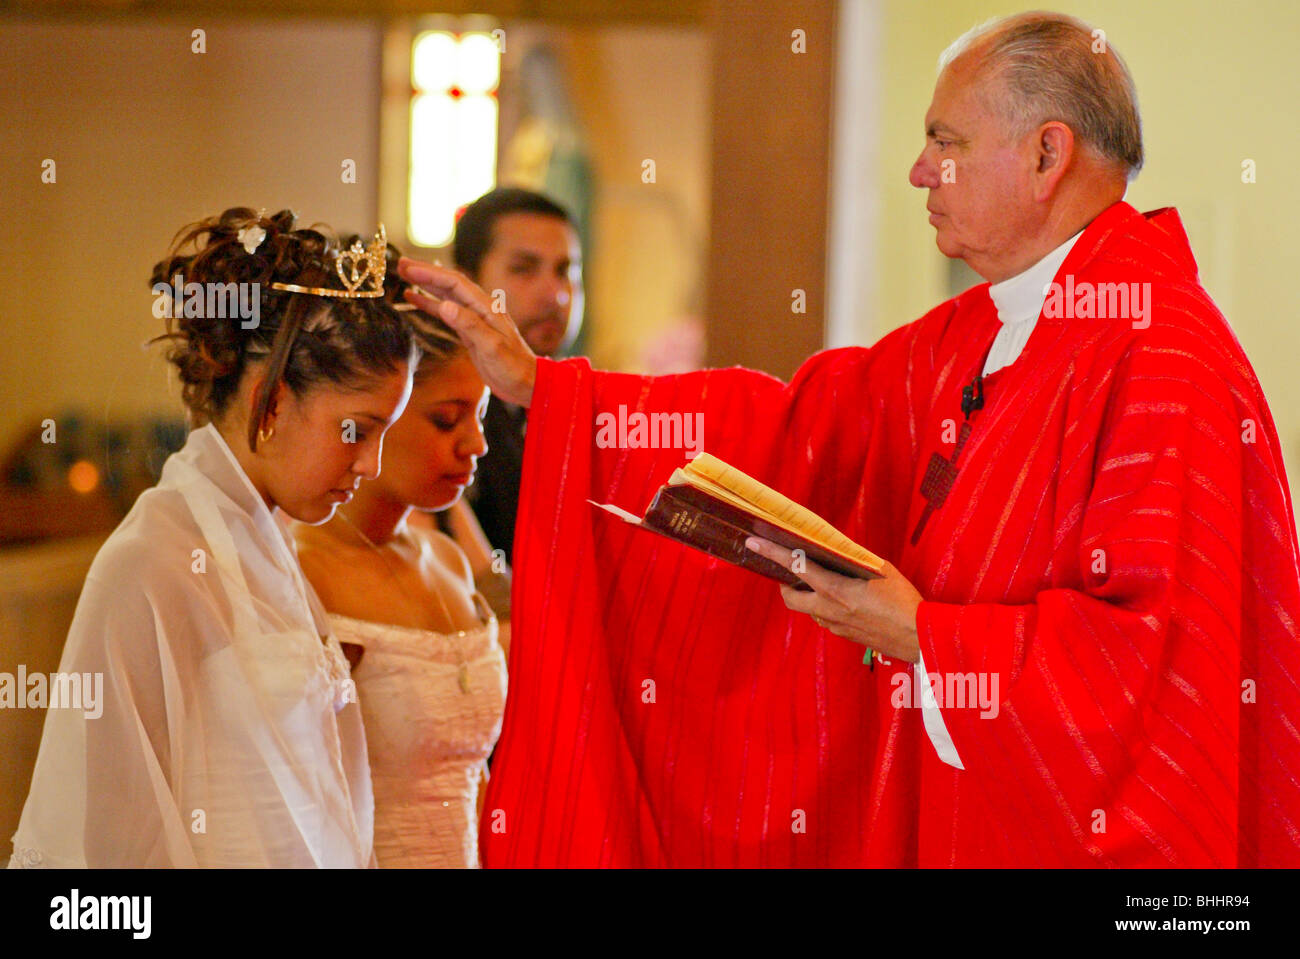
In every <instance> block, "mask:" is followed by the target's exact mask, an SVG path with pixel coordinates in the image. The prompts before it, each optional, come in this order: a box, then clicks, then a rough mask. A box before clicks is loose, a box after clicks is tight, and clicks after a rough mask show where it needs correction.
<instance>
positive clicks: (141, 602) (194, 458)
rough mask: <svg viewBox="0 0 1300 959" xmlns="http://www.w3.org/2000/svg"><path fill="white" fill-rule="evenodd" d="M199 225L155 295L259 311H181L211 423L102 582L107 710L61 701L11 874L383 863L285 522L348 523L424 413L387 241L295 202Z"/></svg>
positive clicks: (343, 708)
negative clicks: (347, 233) (298, 211)
mask: <svg viewBox="0 0 1300 959" xmlns="http://www.w3.org/2000/svg"><path fill="white" fill-rule="evenodd" d="M182 232H183V236H182V237H181V239H180V241H179V243H177V244H176V246H175V248H174V249H173V251H172V253H171V255H170V256H168V257H167V258H166V259H164V260H163V261H162V262H161V263H159V264H158V265H157V266H156V267H155V268H154V272H153V278H152V280H153V282H154V284H155V287H154V289H155V295H163V294H162V291H163V290H165V289H166V288H167V287H168V286H170V285H171V284H172V283H173V282H176V283H177V284H187V285H188V284H194V283H198V284H202V286H201V287H199V288H198V289H201V290H207V291H208V292H211V291H213V290H214V289H215V290H216V291H217V295H218V296H222V295H225V294H226V292H227V291H230V290H238V291H239V292H240V293H241V294H243V295H242V296H241V297H240V298H239V301H240V302H241V304H243V305H245V306H249V307H255V308H254V309H252V310H249V311H248V312H244V311H243V310H240V311H239V312H240V313H242V314H243V315H240V316H236V315H230V316H228V315H227V314H228V313H232V314H233V313H235V312H236V311H235V310H225V309H222V310H214V312H219V313H220V316H216V317H214V316H193V315H187V314H192V313H194V312H203V309H201V308H200V309H195V307H194V304H193V300H192V298H191V296H190V295H189V294H190V291H191V290H192V289H195V288H194V287H189V286H182V287H180V288H181V289H182V290H183V291H184V293H185V297H184V298H185V299H186V301H187V303H186V304H185V306H184V308H182V307H181V305H180V304H172V305H171V307H170V308H169V309H168V311H167V313H168V315H169V316H174V317H175V319H174V320H172V321H170V322H169V324H168V330H169V332H168V335H167V336H166V337H164V339H168V340H170V342H171V343H172V347H171V349H170V352H169V354H168V359H169V360H170V361H171V362H172V363H173V364H174V365H175V366H176V367H177V369H178V370H179V373H180V379H181V383H182V384H183V387H182V395H183V398H184V401H185V404H186V406H187V407H188V410H189V414H190V417H191V423H192V425H193V426H194V427H195V428H194V429H193V431H192V432H191V433H190V435H189V438H188V440H187V441H186V444H185V447H184V448H183V449H182V450H181V451H180V452H178V453H176V454H175V455H173V456H172V457H171V458H169V459H168V461H167V463H166V465H165V466H164V468H163V473H162V478H161V480H160V482H159V483H158V486H157V487H156V488H154V489H151V490H149V491H147V492H145V493H144V494H142V495H141V496H140V498H139V499H138V500H137V501H136V503H135V506H134V507H133V508H132V510H131V512H130V513H129V514H128V515H127V517H126V519H124V520H123V521H122V524H121V525H120V526H119V527H118V528H117V529H116V530H115V531H114V532H113V534H112V535H111V536H110V537H109V538H108V541H107V542H106V543H105V544H104V546H103V548H102V549H101V550H100V552H99V554H98V555H97V556H96V558H95V561H94V563H93V565H92V566H91V569H90V572H89V573H88V575H87V577H86V583H85V587H84V589H83V591H82V595H81V598H80V601H79V602H78V604H77V611H76V615H75V618H74V620H73V623H72V628H71V631H70V633H69V635H68V640H67V644H66V646H65V647H64V651H63V658H62V661H61V663H60V667H59V668H60V671H61V672H64V673H71V672H76V673H82V674H87V673H89V674H100V675H102V677H103V696H102V715H98V716H94V715H90V716H88V715H85V714H83V711H81V710H75V711H73V710H69V709H50V710H49V713H48V714H47V717H46V723H45V730H44V735H43V737H42V740H41V748H40V753H39V755H38V758H37V762H36V770H35V774H34V776H33V778H32V786H31V792H30V794H29V795H28V798H27V803H26V806H25V808H24V810H23V815H22V820H21V822H20V824H19V827H18V832H17V834H16V835H15V836H14V854H13V859H12V861H11V865H17V866H51V867H70V866H91V867H122V866H154V867H156V866H204V867H209V866H216V867H230V866H236V867H238V866H273V867H294V866H304V867H311V866H328V867H347V866H367V865H371V864H373V860H374V856H373V852H372V829H373V827H372V816H373V799H372V793H371V785H370V775H369V770H368V761H367V756H366V746H365V737H364V735H363V733H362V728H361V715H360V710H359V707H358V705H357V703H356V690H355V686H354V685H353V683H352V681H351V678H350V677H349V674H348V666H347V663H346V661H345V660H344V657H343V655H342V652H341V650H340V647H339V644H338V641H337V640H336V639H335V638H334V637H333V636H332V635H330V629H329V623H328V619H327V617H326V614H325V611H324V609H323V608H322V607H321V605H320V602H319V600H318V599H317V598H316V596H315V594H314V593H313V592H312V590H311V588H310V586H309V585H308V584H307V583H306V581H305V579H304V578H303V576H302V572H301V569H300V567H299V565H298V561H297V559H296V557H295V554H294V548H293V542H292V539H291V537H290V536H289V534H288V532H287V530H286V528H285V521H284V517H285V516H288V517H292V518H294V519H298V520H301V521H303V522H305V523H321V522H325V521H326V520H328V519H329V518H330V516H331V515H332V514H333V512H334V510H335V509H336V507H337V506H338V505H339V504H340V503H344V502H346V501H347V500H348V499H349V498H350V497H351V495H352V491H353V489H354V488H355V486H356V484H357V483H359V482H360V481H361V480H362V479H363V478H366V477H373V476H375V475H377V474H378V472H379V459H380V447H381V443H382V438H383V435H384V433H385V431H386V430H387V429H388V427H389V426H390V425H391V423H392V422H393V421H394V420H395V419H396V418H397V417H398V416H399V415H400V414H401V412H402V409H403V408H404V407H405V405H406V402H407V399H408V397H409V394H410V389H411V385H410V384H411V373H412V368H413V366H414V364H415V361H416V359H417V356H418V354H417V353H416V351H415V343H414V339H413V333H412V330H411V327H410V324H409V323H408V322H407V321H406V319H405V318H404V317H403V316H402V315H401V314H400V313H399V312H397V311H395V310H394V309H393V307H392V305H391V304H390V303H389V302H388V297H391V296H394V295H395V294H396V291H397V289H398V281H396V280H394V279H393V278H392V276H391V275H390V274H389V271H388V252H389V250H388V247H387V245H386V242H385V241H384V240H383V239H382V231H381V236H380V237H376V240H375V242H374V243H372V244H371V245H370V246H368V247H365V248H361V247H359V246H358V247H353V248H352V249H351V250H343V251H340V250H339V249H338V247H337V245H336V244H335V243H334V242H333V241H332V240H331V239H330V238H328V237H327V236H326V235H325V234H323V233H321V232H318V231H317V230H315V229H296V228H295V222H294V215H293V214H292V213H291V212H289V211H283V212H280V213H277V214H275V215H274V216H271V217H262V216H261V215H259V214H255V213H254V212H253V211H252V210H248V209H232V210H227V211H226V212H225V213H223V214H221V215H220V216H219V217H215V218H212V219H208V220H204V221H203V222H201V223H198V224H195V225H193V226H191V227H189V228H187V229H186V230H184V231H182ZM340 260H341V261H340ZM178 275H179V276H180V277H181V279H179V280H176V279H175V278H176V277H177V276H178ZM209 284H212V285H209ZM216 284H223V285H224V284H232V286H229V287H226V286H213V285H216ZM237 284H248V285H247V286H235V285H237ZM254 284H255V286H254ZM385 294H388V297H386V296H385ZM234 302H236V301H235V300H233V299H228V300H227V303H228V304H233V303H234ZM211 303H212V299H210V298H209V299H207V300H206V302H201V303H200V306H207V307H208V308H211ZM156 312H160V311H157V310H156Z"/></svg>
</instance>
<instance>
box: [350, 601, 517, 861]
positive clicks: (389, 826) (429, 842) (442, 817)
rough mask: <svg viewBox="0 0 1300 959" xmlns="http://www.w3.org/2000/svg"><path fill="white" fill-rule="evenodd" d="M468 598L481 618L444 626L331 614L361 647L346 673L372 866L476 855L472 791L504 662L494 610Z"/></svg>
mask: <svg viewBox="0 0 1300 959" xmlns="http://www.w3.org/2000/svg"><path fill="white" fill-rule="evenodd" d="M474 601H475V605H476V607H477V609H478V611H479V617H480V619H481V620H482V625H481V626H479V627H477V628H476V629H471V630H465V631H461V632H458V633H450V634H449V633H436V632H432V631H430V630H426V629H418V628H414V627H404V626H389V625H385V624H382V623H372V622H367V621H364V620H358V619H351V618H349V617H347V616H339V615H336V614H331V615H330V621H331V623H332V625H333V629H334V633H335V635H336V636H338V638H339V640H340V641H341V642H344V643H355V644H356V645H358V646H361V647H363V648H364V649H365V652H364V653H363V654H362V656H361V662H360V663H359V664H358V665H357V668H356V669H355V670H353V673H352V678H353V679H354V680H355V681H356V684H357V691H358V694H359V695H360V698H361V714H362V717H363V718H364V721H365V727H366V741H367V743H368V744H369V754H370V773H371V780H372V782H373V784H374V792H375V858H376V859H377V860H378V863H379V866H380V868H384V867H412V866H441V867H467V866H468V867H471V868H474V867H477V866H478V865H479V858H478V793H479V789H480V788H482V787H483V786H484V778H485V772H486V766H487V758H488V756H489V755H490V754H491V752H492V747H493V746H495V745H496V741H497V737H498V736H499V735H500V733H501V717H502V714H503V713H504V711H505V698H506V664H505V656H504V654H503V653H502V650H501V646H500V645H499V644H498V642H497V620H496V617H495V616H494V615H493V614H492V611H491V610H490V609H489V608H488V606H487V603H486V602H485V601H484V600H483V598H482V596H480V595H479V594H477V593H476V594H475V596H474ZM462 663H463V664H464V680H465V688H467V689H468V690H469V691H468V692H465V691H464V689H462V685H461V679H460V675H461V664H462Z"/></svg>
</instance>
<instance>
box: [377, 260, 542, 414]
mask: <svg viewBox="0 0 1300 959" xmlns="http://www.w3.org/2000/svg"><path fill="white" fill-rule="evenodd" d="M397 272H398V274H400V275H401V277H402V279H404V280H406V281H407V282H408V283H414V284H415V285H416V286H419V287H421V289H420V290H418V291H417V290H407V291H406V293H405V296H406V299H407V301H408V302H410V303H413V304H414V305H415V306H417V307H419V308H420V309H421V310H423V311H424V312H426V313H428V314H430V315H431V316H436V317H438V318H439V319H441V320H442V321H443V322H444V323H446V324H447V325H448V326H450V327H451V328H452V329H453V330H455V331H456V333H457V334H458V335H459V336H460V339H461V342H462V343H464V344H465V347H466V348H467V349H468V350H469V358H470V360H471V361H472V362H473V363H474V365H475V366H476V367H478V371H479V374H480V375H481V376H482V377H483V382H485V383H487V385H488V386H489V387H490V388H491V390H492V392H493V393H495V394H496V395H497V396H499V397H500V398H501V399H503V400H505V401H506V402H507V403H514V404H515V405H516V406H530V405H531V404H532V401H533V384H534V383H535V382H536V380H537V357H536V356H535V355H534V354H533V351H532V350H530V349H529V348H528V344H527V343H525V342H524V338H523V337H522V336H520V335H519V330H518V328H517V327H516V326H515V323H514V320H512V319H510V317H509V316H508V315H507V314H505V313H495V312H493V310H492V301H491V299H490V298H489V297H488V295H487V294H486V293H484V292H483V291H482V290H481V289H479V288H478V287H477V286H476V285H475V284H474V283H473V282H472V281H470V280H469V279H467V278H466V277H464V276H462V275H461V274H460V273H457V272H456V271H455V270H448V269H446V268H445V267H441V266H434V265H433V264H432V263H424V262H422V261H420V260H412V259H410V258H409V257H405V256H404V257H402V258H401V260H399V261H398V263H397Z"/></svg>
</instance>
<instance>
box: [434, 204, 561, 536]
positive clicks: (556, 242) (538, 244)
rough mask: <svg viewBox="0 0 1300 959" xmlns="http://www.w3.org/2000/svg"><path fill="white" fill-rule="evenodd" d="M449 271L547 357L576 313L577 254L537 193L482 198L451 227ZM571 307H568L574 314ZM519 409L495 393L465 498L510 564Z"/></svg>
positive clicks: (555, 209) (554, 210)
mask: <svg viewBox="0 0 1300 959" xmlns="http://www.w3.org/2000/svg"><path fill="white" fill-rule="evenodd" d="M452 256H453V259H454V260H455V263H456V267H457V268H458V269H460V270H461V271H462V272H463V273H465V275H466V276H468V277H469V278H470V279H472V280H473V281H474V282H475V283H477V284H478V285H479V286H480V287H482V288H483V289H484V290H485V291H486V292H487V293H488V295H489V296H491V297H492V298H493V308H494V309H496V310H498V311H501V312H505V313H508V314H509V315H510V317H511V319H513V320H514V322H515V325H516V326H517V327H518V328H519V332H520V333H521V334H522V335H523V338H524V341H525V342H527V344H528V345H529V347H531V348H532V351H533V352H534V353H536V354H537V355H538V356H553V355H554V354H555V353H556V352H557V351H558V350H559V349H560V347H561V346H562V345H564V344H565V343H566V342H570V340H571V337H569V336H568V334H569V333H570V330H569V321H570V318H571V317H573V316H575V315H576V316H577V317H578V319H579V321H581V316H582V251H581V248H580V246H579V243H578V233H577V231H576V230H575V229H574V227H573V224H572V221H571V220H570V218H569V215H568V213H567V212H565V210H564V209H563V208H562V207H561V206H559V205H558V204H557V203H555V202H553V201H552V200H549V199H548V198H546V197H545V196H542V195H541V194H540V193H534V192H532V191H531V190H523V189H519V188H517V187H502V188H499V189H496V190H493V191H492V192H490V193H485V194H484V195H483V196H481V197H479V198H478V199H477V200H475V201H474V202H473V203H471V204H470V205H469V206H468V207H467V208H466V209H465V212H464V213H463V214H462V215H461V218H460V220H459V221H458V222H457V224H456V237H455V239H454V240H453V247H452ZM575 305H576V310H575ZM526 422H527V410H525V409H524V408H523V407H520V406H515V405H514V404H512V403H507V402H505V401H503V400H501V399H500V398H498V397H497V396H496V395H493V396H492V398H491V400H489V401H488V408H487V413H486V415H485V416H484V418H483V433H484V436H485V437H486V439H487V443H488V452H487V455H485V456H484V457H483V459H482V460H481V461H480V462H479V469H478V479H477V481H476V482H475V483H474V485H473V486H471V487H470V489H469V491H468V494H467V498H468V500H469V502H470V505H471V506H473V508H474V513H475V515H476V516H477V517H478V521H479V525H481V526H482V527H483V532H484V534H485V535H486V536H487V538H488V542H489V543H490V544H491V545H492V548H493V549H500V550H504V552H505V555H506V560H507V561H509V560H510V559H511V554H512V547H513V545H514V539H515V513H516V512H517V510H518V508H519V480H520V475H521V473H522V470H523V462H524V426H525V424H526Z"/></svg>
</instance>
